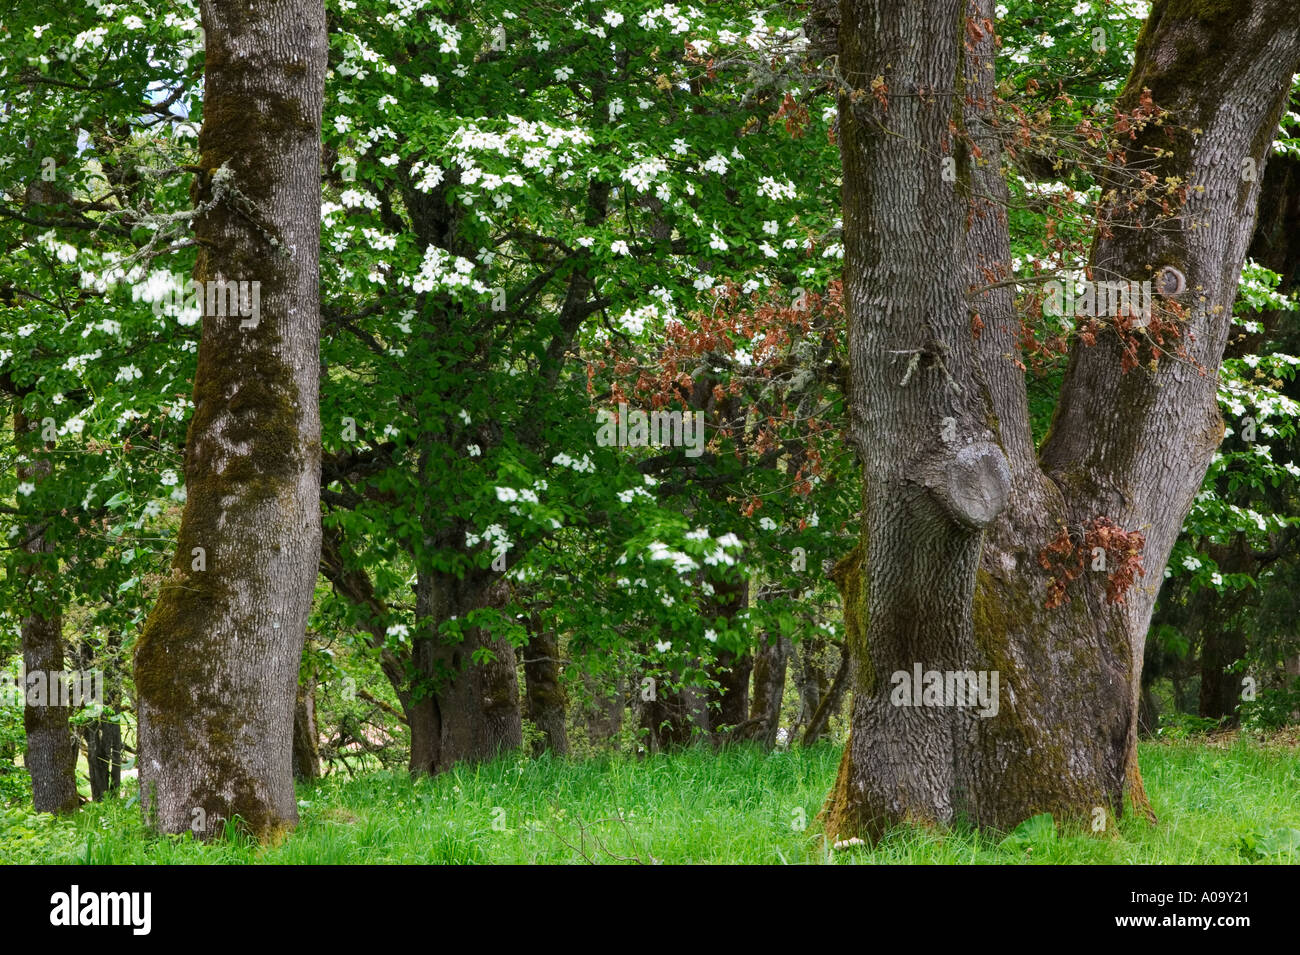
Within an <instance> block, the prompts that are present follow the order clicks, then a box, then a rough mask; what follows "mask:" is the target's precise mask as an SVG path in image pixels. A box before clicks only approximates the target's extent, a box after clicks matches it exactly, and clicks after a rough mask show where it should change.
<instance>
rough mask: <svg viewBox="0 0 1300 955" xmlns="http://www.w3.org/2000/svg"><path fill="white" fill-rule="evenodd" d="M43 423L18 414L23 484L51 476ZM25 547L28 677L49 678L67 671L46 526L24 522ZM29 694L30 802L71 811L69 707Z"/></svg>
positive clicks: (73, 780) (73, 762)
mask: <svg viewBox="0 0 1300 955" xmlns="http://www.w3.org/2000/svg"><path fill="white" fill-rule="evenodd" d="M39 427H40V423H39V422H37V421H28V419H27V417H26V416H25V415H24V414H23V413H22V412H21V411H18V412H16V413H15V414H14V437H15V440H16V441H17V442H18V443H19V446H20V447H21V448H22V449H23V451H24V452H25V454H26V457H27V461H26V462H25V463H20V464H19V465H18V480H19V482H20V483H22V482H27V483H31V484H35V483H37V482H40V481H43V480H45V479H47V478H48V477H49V475H50V472H51V471H52V469H53V466H52V465H51V463H50V460H49V458H47V457H45V456H44V455H42V454H41V453H40V450H41V449H42V448H43V447H44V445H43V444H42V443H41V441H40V438H39V434H38V431H39ZM21 533H22V535H23V536H22V542H23V543H22V550H23V553H24V554H25V555H29V556H28V557H27V559H26V560H24V562H23V564H22V569H21V571H20V572H21V573H22V574H23V575H24V577H25V578H26V581H27V585H26V588H25V589H26V591H27V596H28V599H29V601H30V603H29V606H28V607H27V608H25V610H24V613H23V615H22V621H21V623H20V627H21V630H22V650H23V670H24V672H25V673H26V674H27V678H28V679H29V680H31V679H37V680H42V681H45V683H46V685H47V686H48V685H49V683H50V676H51V675H53V674H58V673H62V672H63V659H64V658H63V614H62V613H61V612H60V609H59V606H58V603H57V601H56V600H55V599H54V597H55V593H56V591H57V582H56V580H55V575H54V573H53V572H52V571H51V568H50V565H49V564H48V561H49V557H47V556H43V555H48V554H51V553H52V552H53V547H52V546H51V545H50V543H49V541H47V540H46V538H45V531H44V525H43V524H42V523H41V522H40V521H33V522H29V523H25V524H23V525H22V530H21ZM33 699H35V695H34V694H28V699H27V700H26V701H25V702H24V705H23V729H24V731H25V732H26V736H27V754H26V756H25V757H24V759H23V764H24V765H25V766H26V767H27V772H28V773H29V774H31V779H32V806H33V808H34V809H35V810H36V811H37V812H54V813H61V812H72V811H73V810H75V809H76V808H77V803H78V796H77V738H76V737H75V736H74V735H73V733H72V730H71V729H70V727H69V724H68V718H69V717H70V716H71V714H72V710H71V707H68V706H51V705H49V704H48V703H46V704H43V705H35V706H33V705H31V703H32V701H33Z"/></svg>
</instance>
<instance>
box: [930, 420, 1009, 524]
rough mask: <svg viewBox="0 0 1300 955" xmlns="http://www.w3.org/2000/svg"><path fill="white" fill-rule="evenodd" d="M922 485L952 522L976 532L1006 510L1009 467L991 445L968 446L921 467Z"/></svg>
mask: <svg viewBox="0 0 1300 955" xmlns="http://www.w3.org/2000/svg"><path fill="white" fill-rule="evenodd" d="M921 473H922V483H924V485H925V486H926V487H927V488H929V489H930V492H931V493H932V494H933V495H934V496H935V498H936V499H937V500H938V501H939V503H940V504H941V505H942V506H943V509H944V511H945V512H947V514H948V515H949V516H950V517H952V519H953V520H955V521H957V522H958V523H960V524H962V525H964V526H965V527H969V528H972V529H973V530H980V529H982V528H985V527H987V526H988V525H989V524H991V523H992V522H993V519H994V518H995V517H997V516H998V514H1000V513H1001V512H1002V509H1003V508H1004V507H1006V504H1007V498H1008V497H1009V496H1010V494H1011V468H1010V467H1009V466H1008V465H1007V458H1006V455H1005V454H1003V453H1002V449H1001V448H1000V447H998V446H997V445H996V444H992V443H991V442H987V441H981V442H977V443H975V444H968V445H965V446H964V447H961V448H959V449H958V450H957V452H956V453H955V454H953V453H951V452H944V453H942V454H940V455H936V456H935V457H933V458H931V459H930V460H929V461H927V462H926V463H925V464H923V465H922V469H921Z"/></svg>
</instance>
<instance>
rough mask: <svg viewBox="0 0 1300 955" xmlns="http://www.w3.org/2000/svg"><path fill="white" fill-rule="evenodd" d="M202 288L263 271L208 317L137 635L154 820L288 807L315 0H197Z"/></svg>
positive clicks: (203, 826)
mask: <svg viewBox="0 0 1300 955" xmlns="http://www.w3.org/2000/svg"><path fill="white" fill-rule="evenodd" d="M200 9H201V12H202V18H203V27H204V30H205V31H206V38H207V56H206V72H205V76H204V114H203V127H202V130H201V132H200V135H199V151H200V160H199V165H200V167H201V169H202V172H201V173H200V174H199V175H198V177H197V181H196V183H195V187H194V198H195V201H196V204H198V205H199V206H200V208H201V209H202V210H203V211H202V212H201V214H200V215H199V216H198V217H197V218H196V221H195V237H196V239H197V241H198V243H199V247H200V252H199V257H198V262H197V265H196V266H195V274H194V278H195V280H196V281H197V282H204V283H206V282H210V281H212V280H215V279H218V278H221V279H224V280H226V281H249V282H253V281H256V282H260V314H259V315H258V317H257V319H256V321H254V320H253V319H252V318H243V317H240V316H233V317H230V316H225V317H218V316H214V315H205V317H204V319H203V332H202V338H201V340H200V344H199V355H198V367H197V370H196V373H195V381H194V403H195V408H194V415H193V418H192V420H191V421H190V426H189V434H188V438H187V440H186V455H185V477H186V491H187V494H188V496H187V499H186V503H185V510H184V513H183V516H182V520H181V527H180V531H179V535H178V547H177V553H176V557H175V558H174V560H173V562H172V574H171V577H170V579H169V580H168V581H167V582H165V584H164V585H163V588H162V592H161V594H160V597H159V600H158V603H157V605H156V606H155V607H154V610H153V612H152V613H151V614H150V616H149V619H148V622H147V623H146V625H145V628H144V631H143V633H142V634H141V637H140V640H139V642H138V644H137V648H136V657H135V680H136V686H137V689H138V691H139V734H140V755H139V767H140V796H141V804H142V806H143V809H144V811H145V815H146V819H147V820H148V821H149V822H150V823H151V824H152V825H153V826H154V827H156V828H157V829H158V830H160V831H162V832H165V833H177V832H183V831H186V830H192V831H194V832H195V833H196V834H197V835H199V836H200V837H204V838H206V837H210V836H212V835H213V834H214V833H216V832H219V831H220V830H221V827H222V825H223V820H230V819H233V818H234V817H236V816H238V817H239V818H240V819H242V821H243V825H244V826H245V827H246V828H247V830H249V831H250V832H251V833H252V834H253V835H254V836H256V837H257V838H260V839H264V840H274V839H276V838H278V837H279V836H280V835H282V834H283V833H284V832H286V831H287V830H288V829H290V828H292V827H293V826H294V825H295V824H296V823H297V819H298V813H297V803H296V800H295V795H294V786H293V772H292V749H293V747H292V731H293V716H294V706H295V702H296V699H297V685H298V664H299V659H300V657H301V655H302V648H303V643H304V639H305V631H306V623H307V616H308V613H309V611H310V609H311V601H312V594H313V590H314V588H315V583H316V571H317V561H318V555H319V550H320V419H319V410H318V405H317V387H318V374H319V342H318V339H319V334H320V314H319V238H320V123H321V107H322V100H323V96H324V79H325V68H326V47H327V45H326V30H325V14H324V9H323V6H322V4H321V2H320V0H256V2H253V3H251V4H249V3H236V2H232V0H204V2H202V3H201V5H200Z"/></svg>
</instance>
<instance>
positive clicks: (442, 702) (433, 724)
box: [411, 571, 523, 773]
mask: <svg viewBox="0 0 1300 955" xmlns="http://www.w3.org/2000/svg"><path fill="white" fill-rule="evenodd" d="M502 589H503V588H502V587H501V585H500V583H499V582H498V583H495V584H494V583H491V582H490V581H489V580H488V578H487V576H486V575H485V574H483V573H469V574H466V576H465V577H464V578H457V577H453V576H451V575H449V574H443V573H438V572H427V571H420V572H419V573H418V577H417V582H416V598H415V604H416V617H417V618H418V619H420V620H429V621H446V620H450V619H452V618H453V617H455V618H464V617H466V616H468V615H469V613H470V612H471V611H473V610H477V609H480V608H483V607H487V606H491V605H494V604H496V605H499V604H500V603H501V602H502V597H503V594H502V593H501V591H502ZM480 650H486V651H488V652H489V653H490V654H491V657H492V658H491V659H489V660H485V661H483V662H475V661H474V656H475V653H476V651H480ZM515 665H516V663H515V652H514V648H513V647H511V645H510V643H509V642H508V641H507V640H504V639H502V638H500V637H494V636H493V635H492V634H490V633H488V632H486V631H484V630H483V629H481V628H478V627H467V628H466V629H465V639H464V640H463V641H462V642H460V643H450V642H448V641H446V640H444V639H442V638H441V637H440V636H438V635H435V634H427V633H426V635H423V636H421V637H420V638H418V639H417V640H416V641H415V666H416V670H417V672H418V673H419V674H420V677H421V679H422V681H423V687H422V690H421V693H423V696H422V697H421V698H420V699H419V701H418V702H417V703H415V704H414V705H413V706H412V708H411V771H412V772H413V773H440V772H444V771H446V770H448V769H450V768H451V767H452V766H454V765H455V764H456V763H458V762H471V763H472V762H481V761H484V760H489V759H494V758H495V757H497V756H499V755H500V754H501V753H502V752H505V751H506V750H511V749H518V748H519V747H520V746H521V745H523V721H522V713H521V710H520V705H519V680H518V677H517V676H516V674H515ZM416 695H417V696H419V695H420V694H419V693H417V694H416Z"/></svg>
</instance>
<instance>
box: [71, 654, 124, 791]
mask: <svg viewBox="0 0 1300 955" xmlns="http://www.w3.org/2000/svg"><path fill="white" fill-rule="evenodd" d="M120 647H121V644H120V641H119V638H118V637H117V636H112V637H110V638H109V639H108V641H107V642H106V644H105V646H104V647H103V648H102V650H100V648H99V647H97V646H96V644H95V643H94V642H92V641H91V640H90V639H85V640H83V641H82V644H81V647H80V660H81V669H82V671H83V672H85V671H89V670H90V669H91V668H93V667H95V666H96V664H99V665H100V666H101V668H102V669H103V671H104V678H103V685H104V700H103V704H104V711H105V714H106V715H104V716H99V717H95V718H93V719H90V720H88V721H87V722H86V723H85V725H84V727H83V728H82V735H83V737H84V739H85V741H86V767H87V774H88V776H89V778H90V798H91V799H93V800H94V801H95V802H102V801H103V799H104V797H105V796H107V795H109V794H115V793H117V792H118V791H119V790H120V789H121V787H122V727H121V724H119V723H118V722H117V715H118V713H119V712H120V708H121V705H122V679H121V675H120V673H119V672H118V667H117V666H116V661H117V652H118V650H119V649H120ZM97 652H99V653H102V655H103V656H102V658H99V659H97Z"/></svg>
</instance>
